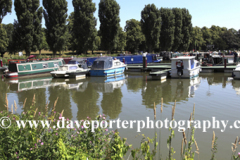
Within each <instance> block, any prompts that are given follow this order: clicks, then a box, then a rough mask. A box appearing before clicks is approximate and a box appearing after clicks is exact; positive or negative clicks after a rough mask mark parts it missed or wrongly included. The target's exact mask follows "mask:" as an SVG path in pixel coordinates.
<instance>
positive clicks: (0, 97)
mask: <svg viewBox="0 0 240 160" xmlns="http://www.w3.org/2000/svg"><path fill="white" fill-rule="evenodd" d="M8 92H9V86H8V85H7V83H4V82H3V81H1V82H0V110H1V111H2V110H6V108H5V107H4V105H5V104H6V101H5V98H6V93H8Z"/></svg>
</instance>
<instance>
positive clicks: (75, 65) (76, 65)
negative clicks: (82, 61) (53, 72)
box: [62, 64, 78, 66]
mask: <svg viewBox="0 0 240 160" xmlns="http://www.w3.org/2000/svg"><path fill="white" fill-rule="evenodd" d="M62 66H78V64H64V65H62Z"/></svg>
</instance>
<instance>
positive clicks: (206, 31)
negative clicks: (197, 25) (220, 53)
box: [202, 27, 213, 50]
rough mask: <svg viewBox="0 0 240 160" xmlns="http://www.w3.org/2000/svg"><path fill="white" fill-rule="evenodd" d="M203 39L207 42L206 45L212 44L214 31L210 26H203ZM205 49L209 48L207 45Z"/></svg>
mask: <svg viewBox="0 0 240 160" xmlns="http://www.w3.org/2000/svg"><path fill="white" fill-rule="evenodd" d="M202 34H203V39H204V41H205V42H206V45H212V44H213V41H212V33H211V31H210V29H209V28H207V27H203V28H202ZM203 49H205V50H207V46H204V47H203Z"/></svg>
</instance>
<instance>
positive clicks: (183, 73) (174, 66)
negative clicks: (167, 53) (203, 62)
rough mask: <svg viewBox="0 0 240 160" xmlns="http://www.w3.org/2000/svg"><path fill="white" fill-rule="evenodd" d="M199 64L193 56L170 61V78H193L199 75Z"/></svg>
mask: <svg viewBox="0 0 240 160" xmlns="http://www.w3.org/2000/svg"><path fill="white" fill-rule="evenodd" d="M200 69H201V67H200V64H199V62H198V61H196V60H195V56H180V57H176V58H172V59H171V77H172V78H179V77H182V78H194V77H197V76H198V75H199V72H200Z"/></svg>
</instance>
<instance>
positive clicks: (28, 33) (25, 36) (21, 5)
mask: <svg viewBox="0 0 240 160" xmlns="http://www.w3.org/2000/svg"><path fill="white" fill-rule="evenodd" d="M14 6H15V11H16V15H17V18H18V22H17V23H18V24H19V28H20V29H19V32H18V34H19V36H20V37H21V46H22V48H23V49H24V50H25V51H26V55H27V56H28V55H30V52H31V51H36V50H37V49H38V47H39V45H40V42H41V41H40V39H41V27H42V26H41V25H42V24H41V22H42V7H40V8H39V0H18V1H14Z"/></svg>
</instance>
